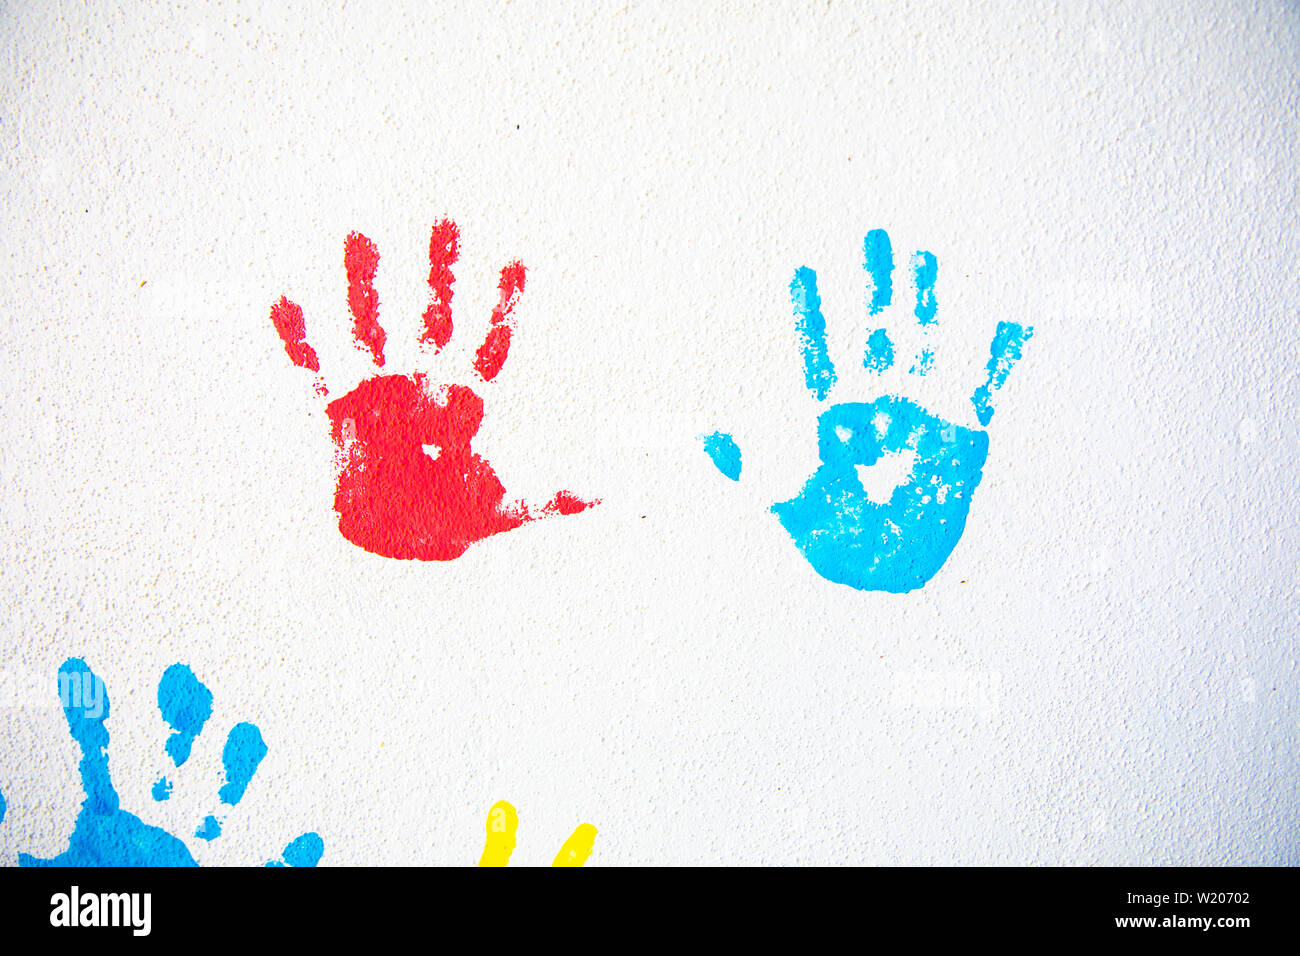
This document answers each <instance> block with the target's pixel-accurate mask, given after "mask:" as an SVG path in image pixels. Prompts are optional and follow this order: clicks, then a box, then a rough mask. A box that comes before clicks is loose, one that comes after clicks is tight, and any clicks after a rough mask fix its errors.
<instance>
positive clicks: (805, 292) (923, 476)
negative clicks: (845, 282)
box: [704, 229, 1033, 594]
mask: <svg viewBox="0 0 1300 956" xmlns="http://www.w3.org/2000/svg"><path fill="white" fill-rule="evenodd" d="M864 267H865V269H866V272H867V275H868V281H869V285H870V297H869V300H868V313H869V314H870V315H872V316H875V315H878V314H879V313H880V312H881V311H883V310H884V309H885V308H886V307H887V306H889V305H891V304H892V300H893V272H894V263H893V250H892V247H891V246H890V242H889V236H888V235H887V234H886V233H885V231H884V230H882V229H876V230H873V231H871V232H870V233H868V234H867V237H866V240H865V243H864ZM912 274H913V282H914V285H915V288H916V302H915V306H914V309H913V315H914V316H915V319H916V321H917V323H918V324H920V325H921V326H922V327H923V329H924V328H927V327H929V326H931V325H933V324H935V322H936V318H935V316H936V313H937V302H936V299H935V295H934V284H935V279H936V278H937V275H938V263H937V261H936V259H935V257H934V256H933V255H931V254H930V253H928V252H918V253H917V254H916V255H915V256H914V257H913V259H912ZM790 292H791V297H792V299H793V303H794V312H795V322H796V327H797V331H798V333H799V338H800V340H801V345H802V348H803V360H804V382H805V384H806V385H807V387H808V389H809V391H811V392H812V393H813V395H814V396H816V398H817V399H818V400H819V401H825V400H826V398H827V396H828V395H829V394H830V391H831V388H832V386H833V385H834V384H835V366H834V363H832V361H831V358H830V354H829V352H828V350H827V346H826V320H825V318H824V317H823V316H822V312H821V300H820V299H819V298H818V295H817V274H816V273H815V272H814V271H813V270H812V269H809V268H806V267H805V268H801V269H799V270H797V271H796V272H795V276H794V281H793V282H791V284H790ZM1032 334H1033V329H1032V328H1029V327H1027V326H1022V325H1019V324H1017V323H1015V322H999V323H998V327H997V332H996V333H995V335H994V337H993V343H992V346H991V349H990V352H991V357H990V359H989V362H988V367H987V368H988V379H987V381H986V382H985V383H984V384H983V385H981V386H980V387H979V388H978V389H976V391H975V394H974V395H973V396H972V398H971V401H972V403H973V404H974V406H975V417H976V419H977V420H978V421H979V423H980V424H981V425H988V423H989V421H990V420H991V419H992V417H993V405H992V395H993V392H994V391H996V390H997V389H999V388H1001V387H1002V385H1003V384H1004V383H1005V382H1006V380H1007V376H1008V374H1009V373H1010V371H1011V367H1012V365H1014V364H1015V362H1016V361H1017V360H1018V359H1019V358H1020V354H1021V351H1022V350H1023V347H1024V344H1025V342H1026V340H1028V338H1029V337H1030V336H1031V335H1032ZM894 358H895V356H894V344H893V341H892V340H891V339H890V337H889V333H888V331H887V330H885V329H884V328H876V329H875V330H873V331H872V332H871V333H870V334H869V336H868V337H867V344H866V351H865V355H864V358H863V365H864V366H865V367H866V368H868V369H870V370H872V371H874V372H879V373H883V372H885V371H886V370H888V369H889V368H891V367H892V366H893V364H894ZM932 362H933V353H932V352H931V351H930V350H929V349H922V351H921V353H920V354H919V355H918V356H917V359H916V362H915V363H914V364H913V365H912V367H911V368H910V369H909V372H910V374H916V375H924V374H926V372H928V371H929V369H930V366H931V364H932ZM817 439H818V442H817V443H818V452H819V454H820V456H821V465H820V466H819V467H818V468H817V470H816V471H815V472H814V473H813V475H812V476H811V477H810V478H809V479H808V481H807V483H806V484H805V485H804V487H803V490H802V491H801V492H800V493H799V494H798V495H796V496H795V497H793V498H791V499H790V500H789V501H782V502H778V503H777V504H774V505H772V509H771V510H772V511H773V512H774V513H775V514H776V516H777V518H778V519H779V520H780V522H781V524H782V525H783V526H784V527H785V529H786V531H787V532H789V534H790V537H792V538H793V539H794V542H795V544H796V545H797V546H798V548H799V550H800V551H801V552H802V553H803V555H804V557H805V558H807V560H808V562H809V564H811V565H812V566H813V568H814V569H815V570H816V571H817V573H818V574H820V575H821V576H822V577H824V578H826V579H827V580H830V581H835V582H837V583H839V584H847V585H848V586H850V587H853V588H857V589H858V590H862V591H889V592H892V593H895V594H899V593H903V592H907V591H911V590H914V589H916V588H919V587H921V586H922V585H924V584H925V583H926V582H927V581H929V580H930V578H932V577H933V576H934V574H935V573H936V572H937V571H938V570H939V568H941V567H942V566H943V564H944V562H945V561H946V560H947V559H948V556H949V555H950V554H951V553H952V551H953V548H955V547H956V546H957V541H958V540H959V539H960V538H961V535H962V531H963V530H964V529H965V527H966V515H967V513H968V512H969V511H970V503H971V496H972V494H973V493H974V491H975V488H976V487H977V486H978V485H979V483H980V478H981V477H982V476H983V471H982V469H983V467H984V461H985V459H986V458H987V457H988V450H989V439H988V434H987V433H986V432H984V431H982V430H979V429H972V428H966V427H963V426H961V425H954V424H952V423H951V422H947V421H945V420H944V419H942V418H940V417H939V416H937V415H934V414H932V413H930V412H928V411H926V410H925V409H924V408H922V407H921V406H919V405H917V404H916V403H915V402H912V401H910V400H908V399H906V398H903V397H900V396H897V395H885V396H882V397H880V398H878V399H876V400H875V401H873V402H865V403H862V402H856V403H845V404H836V405H831V406H830V407H828V408H827V409H826V410H825V411H824V412H822V414H821V417H820V418H819V420H818V426H817ZM704 448H705V451H706V452H707V453H708V454H709V457H710V458H712V459H713V461H714V464H716V465H717V466H718V468H719V470H721V471H722V472H723V474H725V475H726V476H727V477H729V478H731V479H733V480H738V479H739V477H740V471H741V455H740V449H739V448H738V447H737V446H736V443H735V442H734V441H733V440H732V438H731V436H730V435H727V434H725V433H723V432H714V433H713V434H712V435H709V436H707V437H706V438H705V439H704ZM891 454H910V455H912V456H914V457H913V461H912V467H911V473H910V475H909V476H908V477H907V480H905V481H903V482H902V483H901V484H900V485H898V486H897V487H896V488H895V489H894V490H893V493H892V495H890V497H889V499H888V500H887V501H883V502H882V501H877V500H873V498H872V496H871V495H870V494H869V493H868V492H867V489H866V487H865V486H864V484H863V481H862V477H861V469H865V468H869V467H871V466H872V465H874V464H876V463H877V462H879V461H880V460H881V459H882V458H883V457H885V456H886V455H891Z"/></svg>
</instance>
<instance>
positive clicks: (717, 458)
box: [702, 432, 741, 481]
mask: <svg viewBox="0 0 1300 956" xmlns="http://www.w3.org/2000/svg"><path fill="white" fill-rule="evenodd" d="M702 440H703V442H704V451H705V453H706V454H707V455H708V456H709V457H710V458H712V459H713V464H714V465H716V466H717V469H718V471H720V472H722V473H723V474H724V475H726V476H727V477H728V478H730V479H731V480H732V481H739V480H740V467H741V463H740V446H738V445H737V444H736V440H735V439H734V438H732V437H731V436H730V435H728V434H727V433H726V432H714V433H713V434H712V435H704V436H702Z"/></svg>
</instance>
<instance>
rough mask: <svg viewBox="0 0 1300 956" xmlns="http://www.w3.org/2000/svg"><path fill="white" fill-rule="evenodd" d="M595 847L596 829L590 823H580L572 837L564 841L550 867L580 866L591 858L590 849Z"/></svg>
mask: <svg viewBox="0 0 1300 956" xmlns="http://www.w3.org/2000/svg"><path fill="white" fill-rule="evenodd" d="M595 845H596V828H595V827H593V826H592V825H591V824H590V823H581V824H579V825H578V829H576V830H574V831H573V836H571V837H569V838H568V839H567V840H565V841H564V846H562V847H560V852H559V853H557V854H555V862H554V863H552V864H551V866H582V864H584V863H586V862H587V857H589V856H591V848H592V847H593V846H595Z"/></svg>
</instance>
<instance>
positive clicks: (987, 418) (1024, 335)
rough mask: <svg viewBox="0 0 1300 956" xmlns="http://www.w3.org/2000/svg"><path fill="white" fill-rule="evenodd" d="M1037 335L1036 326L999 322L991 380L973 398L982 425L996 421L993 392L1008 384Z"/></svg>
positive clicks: (992, 348)
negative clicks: (1022, 353) (1033, 337)
mask: <svg viewBox="0 0 1300 956" xmlns="http://www.w3.org/2000/svg"><path fill="white" fill-rule="evenodd" d="M1033 334H1034V330H1033V327H1032V326H1024V325H1020V324H1018V323H1016V322H999V323H998V330H997V332H996V333H995V334H994V336H993V342H992V343H991V344H990V345H989V364H988V373H989V377H988V381H986V382H985V383H984V384H983V385H981V386H980V387H979V388H977V389H975V394H974V395H972V396H971V402H972V403H973V404H974V406H975V417H976V418H978V419H979V423H980V424H981V425H987V424H988V423H989V422H991V421H992V420H993V393H994V392H996V391H997V390H998V389H1000V388H1001V387H1002V386H1003V385H1004V384H1005V383H1006V380H1007V376H1008V375H1010V374H1011V368H1012V366H1014V365H1015V364H1016V362H1018V361H1020V353H1021V351H1023V349H1024V347H1025V343H1026V342H1027V341H1029V337H1030V336H1031V335H1033Z"/></svg>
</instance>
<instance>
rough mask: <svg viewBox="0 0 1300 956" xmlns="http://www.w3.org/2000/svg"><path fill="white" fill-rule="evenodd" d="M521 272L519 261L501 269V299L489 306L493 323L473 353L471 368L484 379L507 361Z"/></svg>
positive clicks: (494, 374) (520, 289)
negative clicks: (493, 305) (491, 306)
mask: <svg viewBox="0 0 1300 956" xmlns="http://www.w3.org/2000/svg"><path fill="white" fill-rule="evenodd" d="M524 273H525V270H524V266H523V263H520V262H512V263H510V265H508V266H506V267H505V268H504V269H502V270H501V283H500V285H499V286H498V288H499V289H500V290H501V299H500V300H499V301H498V302H497V307H496V308H495V309H493V310H492V324H491V326H490V327H489V328H488V334H487V337H486V338H484V339H483V344H482V345H480V346H479V347H478V353H477V354H476V355H475V356H474V368H475V370H476V371H477V372H478V373H479V375H480V376H482V378H483V381H485V382H490V381H492V379H494V378H496V376H497V373H498V372H500V371H501V366H503V365H505V364H506V356H507V355H509V354H510V335H511V333H512V332H513V331H514V327H515V323H514V319H513V314H514V310H515V303H516V302H518V301H519V294H520V293H521V292H523V291H524Z"/></svg>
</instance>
